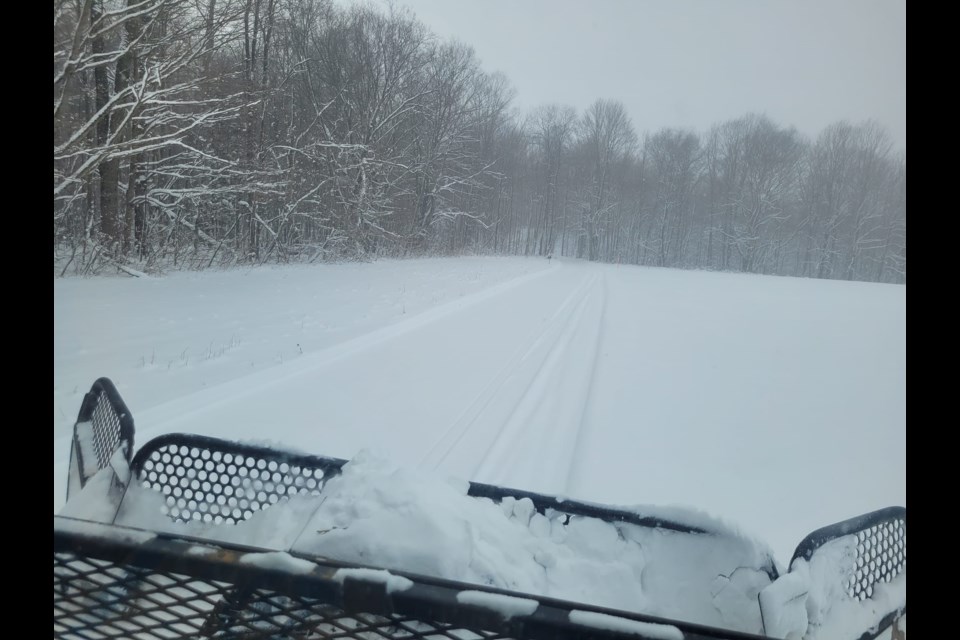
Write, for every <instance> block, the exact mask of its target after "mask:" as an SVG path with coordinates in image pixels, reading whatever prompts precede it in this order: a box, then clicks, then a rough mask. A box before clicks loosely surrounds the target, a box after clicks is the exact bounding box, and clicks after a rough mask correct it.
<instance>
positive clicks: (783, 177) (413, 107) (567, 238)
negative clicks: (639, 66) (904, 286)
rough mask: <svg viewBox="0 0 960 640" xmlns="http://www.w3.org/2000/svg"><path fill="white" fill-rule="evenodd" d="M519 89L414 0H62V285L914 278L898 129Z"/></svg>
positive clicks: (57, 265)
mask: <svg viewBox="0 0 960 640" xmlns="http://www.w3.org/2000/svg"><path fill="white" fill-rule="evenodd" d="M623 82H624V83H640V84H643V83H644V78H643V77H635V78H629V77H625V78H624V79H623ZM663 93H664V92H663V91H662V90H661V89H659V88H658V87H654V86H650V87H649V99H650V100H660V99H666V98H667V97H668V96H665V95H663ZM515 98H516V92H515V90H514V89H513V88H512V86H511V83H510V79H509V78H508V77H507V76H505V75H503V74H501V73H491V72H489V71H487V70H485V69H484V68H483V65H482V61H481V60H479V59H478V57H477V55H476V54H475V52H474V51H473V49H472V48H471V47H470V46H469V43H464V42H459V41H456V40H447V39H443V38H440V37H438V36H437V35H436V34H434V33H432V32H431V31H430V29H429V28H428V27H426V26H425V25H424V24H423V23H422V22H420V21H419V20H418V19H417V18H416V16H415V15H414V14H412V13H411V12H410V11H409V10H406V9H403V8H401V7H398V6H392V5H383V6H382V7H377V6H372V5H354V6H342V5H338V4H335V3H333V2H331V1H330V0H54V113H53V116H54V153H53V156H54V274H55V276H66V275H83V274H95V273H117V272H118V271H120V272H124V273H127V274H130V275H141V274H143V273H154V272H160V271H163V270H166V269H204V268H209V267H225V266H234V265H250V264H267V263H293V262H297V263H311V262H329V261H344V260H373V259H377V258H380V257H407V256H426V255H467V254H469V255H477V254H483V255H521V256H553V257H558V256H565V257H571V258H581V259H586V260H593V261H602V262H608V263H623V264H639V265H651V266H664V267H676V268H687V269H708V270H724V271H738V272H750V273H760V274H775V275H786V276H801V277H815V278H832V279H846V280H862V281H875V282H888V283H905V282H906V153H905V151H904V150H899V149H896V148H895V146H894V144H893V142H892V141H891V138H890V136H889V134H888V133H887V132H886V131H885V130H884V129H883V128H882V127H881V126H880V125H879V124H877V123H876V122H873V121H866V122H858V123H852V122H847V121H840V122H836V123H834V124H832V125H830V126H828V127H826V128H824V129H823V130H822V131H820V132H819V134H818V135H816V136H815V137H813V138H810V137H808V136H805V135H804V134H801V133H800V132H798V131H797V130H796V129H795V128H794V127H792V126H789V125H784V124H780V123H777V122H774V121H773V120H772V119H770V118H769V117H767V116H765V115H763V114H757V113H748V114H744V115H743V116H742V117H739V118H736V119H733V120H729V121H725V122H718V123H716V124H715V125H714V126H712V127H710V128H709V130H706V131H693V130H679V129H674V128H662V127H660V124H661V123H655V122H633V121H632V120H631V117H630V115H629V113H628V110H627V108H626V107H625V105H624V104H623V103H621V102H620V101H618V100H617V97H616V96H598V97H597V98H596V99H595V100H594V101H593V102H592V103H591V104H590V106H588V107H587V108H585V109H583V110H578V109H576V108H574V107H572V106H568V105H562V104H545V105H541V106H538V107H536V108H533V109H528V110H521V109H519V108H517V107H515V106H514V100H515Z"/></svg>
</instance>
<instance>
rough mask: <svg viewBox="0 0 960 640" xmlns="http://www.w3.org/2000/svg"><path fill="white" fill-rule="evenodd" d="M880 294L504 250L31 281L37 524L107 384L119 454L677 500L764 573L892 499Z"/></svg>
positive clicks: (898, 397)
mask: <svg viewBox="0 0 960 640" xmlns="http://www.w3.org/2000/svg"><path fill="white" fill-rule="evenodd" d="M905 294H906V288H905V287H903V286H893V285H881V284H868V283H854V282H839V281H823V280H808V279H799V278H781V277H768V276H754V275H742V274H726V273H705V272H692V271H679V270H671V269H656V268H644V267H627V266H617V265H601V264H591V263H583V262H578V261H558V260H553V261H550V262H548V261H547V260H543V259H519V258H462V259H460V258H458V259H424V260H411V261H383V262H377V263H374V264H345V265H325V266H312V267H305V266H298V267H283V268H281V267H271V268H260V269H251V270H236V271H226V272H205V273H197V274H188V273H178V274H171V275H168V276H163V277H155V278H151V279H149V280H143V279H136V278H129V277H125V276H124V277H112V278H92V279H79V278H73V279H59V280H55V281H54V471H53V473H54V485H55V486H54V510H55V511H56V510H57V509H59V507H60V506H61V505H62V504H63V501H64V496H65V490H66V480H67V461H68V457H69V450H70V446H69V441H70V433H71V430H72V426H73V421H74V420H75V419H76V415H77V411H78V410H79V407H80V403H81V400H82V398H83V394H84V393H85V392H86V391H87V390H88V389H89V388H90V385H91V383H92V382H93V381H94V380H95V379H96V378H97V377H100V376H107V377H110V378H111V379H112V380H113V381H114V382H115V383H116V384H117V387H118V389H119V390H120V392H121V394H122V395H123V397H124V399H125V400H126V402H127V404H128V406H129V407H130V410H131V412H132V414H133V416H134V419H135V421H136V428H137V444H138V446H139V445H141V444H143V443H145V442H146V441H148V440H149V439H150V438H152V437H154V436H156V435H159V434H162V433H169V432H193V433H200V434H204V435H210V436H217V437H222V438H228V439H238V440H255V441H270V442H274V443H281V444H282V445H283V446H285V447H287V448H296V449H301V450H304V451H309V452H313V453H320V454H326V455H331V456H337V457H341V458H353V457H354V456H355V455H356V454H357V453H358V452H359V451H360V450H361V449H365V448H374V449H377V450H379V451H382V452H384V453H385V455H386V457H388V458H389V459H392V460H397V461H401V462H402V463H404V464H405V465H409V466H412V467H415V468H419V469H422V470H426V471H429V470H436V471H438V472H440V473H441V474H442V475H444V476H450V475H453V476H457V477H460V478H463V479H470V480H478V481H485V482H492V483H496V484H501V485H506V486H513V487H518V488H524V489H529V490H534V491H541V492H546V493H554V494H561V495H564V496H567V497H569V498H577V499H584V500H590V501H594V502H602V503H613V504H637V503H645V504H661V505H684V506H693V507H697V508H700V509H703V510H706V511H708V512H710V513H711V514H714V515H719V516H722V517H723V518H724V519H726V520H729V521H731V522H735V523H737V524H738V525H739V526H740V527H742V528H743V530H745V531H747V532H749V533H750V534H752V535H754V536H756V537H758V538H760V539H762V540H765V541H767V542H769V543H770V544H771V545H772V546H773V548H774V549H775V552H776V556H777V558H778V559H779V560H780V562H781V563H783V564H786V562H788V560H789V558H790V556H791V555H792V552H793V549H794V547H795V546H796V544H797V543H798V542H799V541H800V539H801V538H802V537H803V536H804V535H806V534H807V533H809V532H810V531H812V530H814V529H817V528H819V527H821V526H823V525H826V524H829V523H832V522H836V521H839V520H843V519H846V518H848V517H851V516H853V515H856V514H860V513H864V512H867V511H871V510H874V509H877V508H881V507H885V506H888V505H892V504H901V505H905V504H906V470H905V440H906V417H905V416H906V414H905V404H906V403H905V387H906V381H905V376H906V369H905V361H906V356H905ZM878 470H879V471H878ZM533 526H534V527H538V526H541V525H540V524H535V525H533Z"/></svg>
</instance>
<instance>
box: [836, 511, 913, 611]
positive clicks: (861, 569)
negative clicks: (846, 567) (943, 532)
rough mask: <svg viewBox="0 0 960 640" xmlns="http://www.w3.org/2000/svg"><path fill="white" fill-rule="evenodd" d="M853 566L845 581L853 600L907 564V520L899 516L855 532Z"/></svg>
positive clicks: (886, 580)
mask: <svg viewBox="0 0 960 640" xmlns="http://www.w3.org/2000/svg"><path fill="white" fill-rule="evenodd" d="M856 537H857V546H856V565H855V566H856V570H855V571H854V573H853V574H852V575H851V576H850V577H849V579H848V580H847V584H846V590H847V595H849V596H850V597H851V598H854V599H856V600H866V599H867V598H869V597H871V596H873V588H874V586H875V585H877V584H879V583H880V582H890V581H891V580H893V579H894V578H896V577H897V576H898V575H900V573H901V572H902V571H903V570H904V569H905V568H906V566H907V521H906V519H904V518H898V519H896V520H892V521H889V522H882V523H879V524H875V525H873V526H872V527H869V528H867V529H864V530H863V531H860V532H858V533H857V534H856Z"/></svg>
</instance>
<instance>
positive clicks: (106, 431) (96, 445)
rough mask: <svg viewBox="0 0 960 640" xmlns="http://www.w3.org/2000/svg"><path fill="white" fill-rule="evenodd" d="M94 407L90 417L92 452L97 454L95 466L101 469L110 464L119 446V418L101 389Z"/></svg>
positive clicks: (98, 391) (98, 390)
mask: <svg viewBox="0 0 960 640" xmlns="http://www.w3.org/2000/svg"><path fill="white" fill-rule="evenodd" d="M96 391H97V396H96V400H95V402H96V406H95V408H94V410H93V414H92V415H91V416H90V422H91V423H92V425H93V450H94V452H96V454H97V466H98V467H99V468H100V469H103V468H104V467H106V466H107V464H108V463H109V462H110V457H111V456H112V455H113V452H114V451H116V450H117V447H119V446H120V441H121V431H120V416H119V415H117V411H116V409H115V408H114V406H113V405H112V404H111V403H110V400H109V399H108V398H107V395H106V393H105V392H104V391H103V389H97V390H96Z"/></svg>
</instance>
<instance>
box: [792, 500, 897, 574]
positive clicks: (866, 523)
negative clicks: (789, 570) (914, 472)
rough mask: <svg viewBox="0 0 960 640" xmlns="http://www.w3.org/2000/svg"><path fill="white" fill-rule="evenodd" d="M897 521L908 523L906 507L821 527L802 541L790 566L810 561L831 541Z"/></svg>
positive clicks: (891, 508) (887, 509)
mask: <svg viewBox="0 0 960 640" xmlns="http://www.w3.org/2000/svg"><path fill="white" fill-rule="evenodd" d="M897 520H903V521H904V522H906V521H907V509H906V507H886V508H884V509H878V510H876V511H871V512H870V513H865V514H863V515H859V516H856V517H854V518H850V519H849V520H843V521H842V522H837V523H834V524H831V525H827V526H826V527H821V528H820V529H817V530H816V531H814V532H812V533H810V534H809V535H808V536H807V537H806V538H804V539H803V540H801V541H800V544H798V545H797V548H796V550H795V551H794V552H793V557H792V558H791V559H790V566H791V567H792V566H793V563H794V562H795V561H796V560H797V559H798V558H799V559H803V560H810V558H811V556H813V553H814V551H816V550H817V549H819V548H820V547H822V546H823V545H824V544H826V543H827V542H830V541H831V540H836V539H837V538H842V537H843V536H848V535H851V534H854V533H859V532H861V531H865V530H867V529H869V528H870V527H873V526H876V525H878V524H884V523H886V522H894V521H897Z"/></svg>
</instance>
